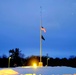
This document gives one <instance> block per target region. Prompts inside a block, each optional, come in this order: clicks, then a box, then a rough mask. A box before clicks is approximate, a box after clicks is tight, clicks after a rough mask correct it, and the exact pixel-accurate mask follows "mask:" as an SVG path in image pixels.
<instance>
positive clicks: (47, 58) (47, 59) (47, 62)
mask: <svg viewBox="0 0 76 75" xmlns="http://www.w3.org/2000/svg"><path fill="white" fill-rule="evenodd" d="M48 60H49V58H47V66H48Z"/></svg>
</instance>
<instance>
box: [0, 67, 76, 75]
mask: <svg viewBox="0 0 76 75" xmlns="http://www.w3.org/2000/svg"><path fill="white" fill-rule="evenodd" d="M0 75H76V68H71V67H38V68H33V67H16V68H0Z"/></svg>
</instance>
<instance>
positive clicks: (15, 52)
mask: <svg viewBox="0 0 76 75" xmlns="http://www.w3.org/2000/svg"><path fill="white" fill-rule="evenodd" d="M22 56H23V54H21V51H20V50H19V48H15V49H11V50H9V57H11V59H10V60H11V61H10V62H12V64H11V66H21V65H22V60H23V59H22Z"/></svg>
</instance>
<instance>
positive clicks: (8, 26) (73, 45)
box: [0, 0, 76, 58]
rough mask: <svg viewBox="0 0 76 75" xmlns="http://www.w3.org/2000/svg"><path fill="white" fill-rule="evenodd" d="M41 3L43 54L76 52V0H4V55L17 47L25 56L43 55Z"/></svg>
mask: <svg viewBox="0 0 76 75" xmlns="http://www.w3.org/2000/svg"><path fill="white" fill-rule="evenodd" d="M40 6H42V26H43V27H45V28H46V30H47V32H46V33H42V34H43V36H44V37H45V41H42V44H43V47H42V51H43V52H42V53H43V55H46V54H47V53H48V55H49V56H51V57H60V58H61V57H69V56H71V55H76V0H0V56H2V55H3V54H6V55H7V56H8V51H9V50H10V49H13V48H16V47H17V48H20V50H21V51H22V53H24V54H25V56H30V55H39V50H40Z"/></svg>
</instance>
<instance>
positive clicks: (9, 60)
mask: <svg viewBox="0 0 76 75" xmlns="http://www.w3.org/2000/svg"><path fill="white" fill-rule="evenodd" d="M10 59H11V57H9V58H8V67H10Z"/></svg>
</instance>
